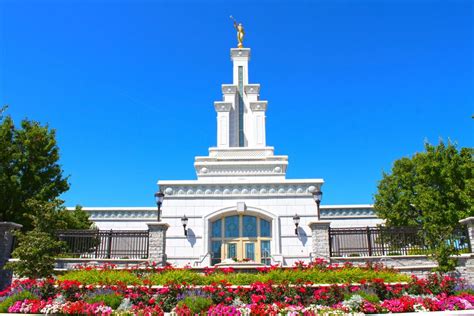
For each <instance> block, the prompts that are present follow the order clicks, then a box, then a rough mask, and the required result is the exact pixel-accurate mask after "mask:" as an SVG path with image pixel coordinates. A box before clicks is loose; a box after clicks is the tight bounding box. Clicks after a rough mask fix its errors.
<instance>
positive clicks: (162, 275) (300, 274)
mask: <svg viewBox="0 0 474 316" xmlns="http://www.w3.org/2000/svg"><path fill="white" fill-rule="evenodd" d="M375 278H379V279H384V280H385V282H405V281H406V282H408V281H410V277H409V276H406V275H403V274H400V273H397V272H394V271H390V270H372V269H366V268H359V267H352V268H343V269H336V270H321V269H316V268H315V269H305V270H299V269H298V270H293V269H275V270H271V271H269V272H266V273H265V272H264V273H245V272H236V273H228V274H224V273H221V272H216V273H213V274H210V275H204V274H202V273H199V272H196V271H193V270H186V269H176V270H168V271H164V272H159V273H143V274H142V275H138V274H137V273H136V272H131V271H126V270H105V271H97V270H90V271H87V270H80V271H70V272H67V273H65V274H64V275H62V276H59V277H58V279H59V280H76V281H79V282H81V283H82V284H117V283H124V284H127V285H140V284H144V283H146V284H148V283H149V284H153V285H164V284H168V283H183V282H185V283H187V284H192V285H209V284H212V283H214V282H217V283H219V282H220V281H226V282H228V283H231V284H235V285H247V284H252V283H254V282H257V281H260V282H268V281H272V282H273V283H274V284H287V283H291V284H303V283H306V282H312V283H317V284H332V283H359V282H360V281H362V280H367V281H370V280H372V279H375Z"/></svg>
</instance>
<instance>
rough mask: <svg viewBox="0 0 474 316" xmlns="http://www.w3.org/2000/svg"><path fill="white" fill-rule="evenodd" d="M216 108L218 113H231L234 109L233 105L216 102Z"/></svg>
mask: <svg viewBox="0 0 474 316" xmlns="http://www.w3.org/2000/svg"><path fill="white" fill-rule="evenodd" d="M214 108H215V109H216V111H217V112H229V111H230V109H231V108H232V103H230V102H222V101H216V102H214Z"/></svg>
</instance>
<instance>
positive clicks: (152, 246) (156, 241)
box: [146, 222, 170, 266]
mask: <svg viewBox="0 0 474 316" xmlns="http://www.w3.org/2000/svg"><path fill="white" fill-rule="evenodd" d="M146 224H147V225H148V230H149V232H150V235H149V244H148V245H149V246H148V247H149V248H148V260H149V261H154V262H156V263H157V264H160V265H163V266H164V265H166V259H167V258H166V231H167V230H168V227H170V225H168V224H167V223H162V222H152V223H146Z"/></svg>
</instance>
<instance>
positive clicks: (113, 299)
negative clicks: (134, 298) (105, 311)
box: [86, 293, 123, 310]
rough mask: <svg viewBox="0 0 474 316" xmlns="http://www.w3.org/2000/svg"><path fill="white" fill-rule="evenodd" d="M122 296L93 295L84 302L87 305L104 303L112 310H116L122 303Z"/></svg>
mask: <svg viewBox="0 0 474 316" xmlns="http://www.w3.org/2000/svg"><path fill="white" fill-rule="evenodd" d="M122 299H123V297H122V295H118V294H115V293H113V294H99V295H94V296H92V297H89V298H88V299H86V302H87V303H89V304H93V303H101V302H102V303H104V304H105V305H107V306H110V307H112V309H114V310H115V309H117V308H118V307H119V306H120V303H122Z"/></svg>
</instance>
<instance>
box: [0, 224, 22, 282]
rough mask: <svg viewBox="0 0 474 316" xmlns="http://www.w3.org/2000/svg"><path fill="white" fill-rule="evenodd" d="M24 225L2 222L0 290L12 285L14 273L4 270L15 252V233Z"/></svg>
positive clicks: (0, 232) (0, 233)
mask: <svg viewBox="0 0 474 316" xmlns="http://www.w3.org/2000/svg"><path fill="white" fill-rule="evenodd" d="M21 227H22V225H20V224H16V223H12V222H0V290H3V289H4V288H6V287H7V286H8V285H10V283H11V280H12V271H9V270H3V269H2V268H3V266H4V265H5V264H6V263H7V262H8V259H10V257H11V253H12V250H13V242H14V236H13V231H15V230H17V229H20V228H21Z"/></svg>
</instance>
